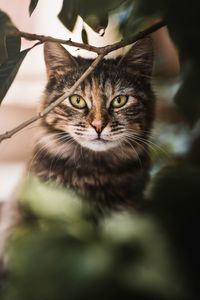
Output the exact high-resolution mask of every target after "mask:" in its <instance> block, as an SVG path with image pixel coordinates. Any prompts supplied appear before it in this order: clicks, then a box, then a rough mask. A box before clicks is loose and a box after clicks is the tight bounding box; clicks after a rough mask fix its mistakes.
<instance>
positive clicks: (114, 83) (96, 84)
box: [76, 72, 134, 101]
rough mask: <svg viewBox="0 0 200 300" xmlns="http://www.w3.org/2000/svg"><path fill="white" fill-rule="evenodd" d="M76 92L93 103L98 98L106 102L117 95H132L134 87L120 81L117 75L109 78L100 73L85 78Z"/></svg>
mask: <svg viewBox="0 0 200 300" xmlns="http://www.w3.org/2000/svg"><path fill="white" fill-rule="evenodd" d="M76 92H77V93H79V94H81V95H82V96H83V97H86V98H89V99H91V100H93V101H94V100H95V99H97V98H99V97H100V98H102V99H104V100H105V101H106V99H108V100H109V99H112V98H113V97H115V96H117V95H121V94H123V95H129V94H133V92H134V85H133V84H129V83H128V81H124V80H122V78H120V77H119V76H118V75H117V74H115V76H110V75H108V74H106V73H104V72H101V73H98V74H93V75H91V76H89V77H88V78H86V79H85V80H84V81H83V82H82V84H81V85H80V86H79V87H78V88H77V90H76Z"/></svg>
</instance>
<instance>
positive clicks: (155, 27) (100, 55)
mask: <svg viewBox="0 0 200 300" xmlns="http://www.w3.org/2000/svg"><path fill="white" fill-rule="evenodd" d="M165 25H166V23H165V22H164V21H160V22H157V23H155V24H154V25H152V26H151V27H149V28H147V29H145V30H144V31H141V32H139V33H137V34H136V35H134V36H132V37H129V38H127V39H124V40H121V41H120V42H117V43H115V44H113V45H107V46H105V47H99V48H98V47H94V46H90V45H88V44H81V43H75V42H72V41H70V40H67V41H65V40H60V39H54V38H52V37H46V36H42V35H35V34H29V33H23V32H19V34H20V36H22V37H24V38H27V39H29V40H39V41H40V42H41V43H43V42H46V41H52V42H59V43H62V44H66V45H70V46H75V47H79V48H82V49H86V50H89V51H93V52H96V53H97V54H98V56H97V58H96V59H95V60H94V61H93V62H92V64H91V65H90V66H89V68H88V69H87V70H86V71H85V72H84V73H83V74H82V75H81V77H80V78H79V79H78V80H77V81H76V82H75V84H74V85H73V86H72V87H71V88H70V90H69V91H68V92H67V93H65V94H63V95H62V96H61V97H59V98H58V99H57V100H56V101H55V102H53V103H51V104H50V105H49V106H47V107H46V108H45V109H44V110H43V111H41V112H40V113H39V114H37V115H36V116H33V117H32V118H30V119H28V120H26V121H25V122H23V123H21V124H19V125H18V126H17V127H15V128H14V129H12V130H10V131H7V132H5V133H4V134H1V135H0V143H1V142H2V141H3V140H5V139H8V138H11V137H12V136H13V135H14V134H16V133H17V132H19V131H20V130H22V129H23V128H25V127H27V126H28V125H30V124H31V123H33V122H35V121H37V120H39V119H41V118H42V117H44V116H45V115H47V114H48V113H49V112H50V111H51V110H52V109H54V108H55V107H56V106H57V105H59V104H60V103H61V102H63V101H64V100H65V99H66V98H67V97H69V96H70V95H71V94H73V92H74V91H75V89H76V88H77V87H78V86H79V84H80V83H81V82H83V80H84V79H85V78H86V77H87V76H88V75H89V74H90V73H91V72H92V71H93V70H94V69H95V68H96V66H97V65H98V64H99V63H100V62H101V60H102V59H103V57H104V56H105V55H107V54H108V53H110V52H112V51H114V50H117V49H119V48H122V47H124V46H126V45H129V44H132V43H134V42H136V41H137V40H139V39H142V38H144V37H145V36H146V35H148V34H151V33H152V32H154V31H156V30H158V29H160V28H161V27H163V26H165Z"/></svg>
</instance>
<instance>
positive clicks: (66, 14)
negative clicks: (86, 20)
mask: <svg viewBox="0 0 200 300" xmlns="http://www.w3.org/2000/svg"><path fill="white" fill-rule="evenodd" d="M77 17H78V2H77V1H73V0H68V1H64V2H63V6H62V9H61V11H60V13H59V15H58V18H59V19H60V21H61V22H62V23H63V25H64V26H65V27H67V29H69V30H70V31H73V29H74V26H75V24H76V20H77Z"/></svg>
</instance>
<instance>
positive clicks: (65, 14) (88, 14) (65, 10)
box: [58, 0, 124, 35]
mask: <svg viewBox="0 0 200 300" xmlns="http://www.w3.org/2000/svg"><path fill="white" fill-rule="evenodd" d="M123 2H124V1H123V0H112V1H111V0H110V1H108V0H102V1H99V0H98V1H97V0H87V3H86V2H84V1H81V0H64V2H63V6H62V9H61V12H60V14H59V16H58V17H59V19H60V20H61V22H62V23H63V24H64V26H66V27H67V28H68V29H69V30H71V31H72V30H73V28H74V25H75V23H76V19H77V16H78V15H80V16H81V17H82V18H83V20H84V22H85V23H87V24H88V25H89V26H90V27H91V28H92V29H93V30H94V31H96V32H98V33H100V34H101V35H103V34H104V31H105V29H106V27H107V25H108V13H109V12H110V11H112V10H113V9H115V8H116V7H118V6H120V5H121V4H122V3H123Z"/></svg>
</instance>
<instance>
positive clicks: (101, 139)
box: [92, 137, 110, 143]
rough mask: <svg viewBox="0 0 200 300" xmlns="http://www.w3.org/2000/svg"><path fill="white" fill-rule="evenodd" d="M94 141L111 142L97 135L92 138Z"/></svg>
mask: <svg viewBox="0 0 200 300" xmlns="http://www.w3.org/2000/svg"><path fill="white" fill-rule="evenodd" d="M92 141H93V142H102V143H109V142H110V141H108V140H105V139H103V138H102V137H97V138H95V139H93V140H92Z"/></svg>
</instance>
